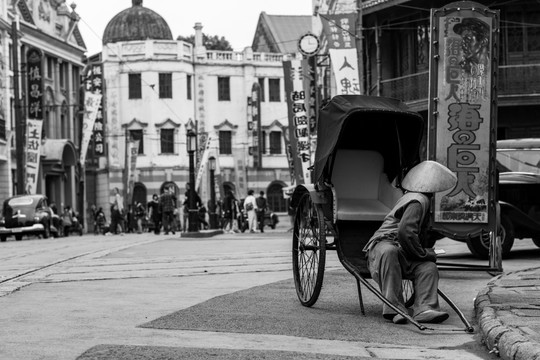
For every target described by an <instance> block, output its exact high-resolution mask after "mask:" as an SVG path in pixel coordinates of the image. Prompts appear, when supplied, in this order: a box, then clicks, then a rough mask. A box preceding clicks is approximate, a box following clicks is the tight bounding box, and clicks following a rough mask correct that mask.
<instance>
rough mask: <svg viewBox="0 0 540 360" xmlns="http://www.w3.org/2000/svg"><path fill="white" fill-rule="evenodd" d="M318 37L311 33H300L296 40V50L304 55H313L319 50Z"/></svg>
mask: <svg viewBox="0 0 540 360" xmlns="http://www.w3.org/2000/svg"><path fill="white" fill-rule="evenodd" d="M319 45H320V43H319V38H318V37H317V36H316V35H314V34H312V33H307V34H305V35H302V37H301V38H300V40H298V50H300V52H301V53H302V54H303V55H305V56H313V55H315V54H317V52H319Z"/></svg>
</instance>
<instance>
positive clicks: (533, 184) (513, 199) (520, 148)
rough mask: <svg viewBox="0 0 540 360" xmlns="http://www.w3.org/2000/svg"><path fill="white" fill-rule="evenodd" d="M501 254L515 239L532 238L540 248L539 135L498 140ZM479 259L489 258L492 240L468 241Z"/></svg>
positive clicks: (509, 247) (504, 253)
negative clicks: (490, 241)
mask: <svg viewBox="0 0 540 360" xmlns="http://www.w3.org/2000/svg"><path fill="white" fill-rule="evenodd" d="M497 171H498V173H499V204H500V206H501V227H500V235H501V244H502V255H503V257H507V256H508V255H509V254H510V250H511V249H512V246H513V245H514V239H516V238H517V239H528V238H531V239H532V241H533V242H534V244H535V245H536V246H538V247H540V138H538V139H510V140H499V141H497ZM467 245H468V246H469V250H470V251H471V252H472V253H473V254H474V255H475V256H477V257H479V258H484V259H485V258H488V255H489V239H488V238H487V237H486V238H485V239H483V241H476V242H467Z"/></svg>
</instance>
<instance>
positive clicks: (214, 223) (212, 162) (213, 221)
mask: <svg viewBox="0 0 540 360" xmlns="http://www.w3.org/2000/svg"><path fill="white" fill-rule="evenodd" d="M208 169H209V170H210V204H209V206H208V211H209V212H210V229H217V228H218V217H217V214H216V184H215V180H214V174H215V172H216V158H215V157H213V156H210V157H209V158H208Z"/></svg>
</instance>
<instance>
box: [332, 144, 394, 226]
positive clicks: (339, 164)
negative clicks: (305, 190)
mask: <svg viewBox="0 0 540 360" xmlns="http://www.w3.org/2000/svg"><path fill="white" fill-rule="evenodd" d="M332 183H333V184H334V188H335V191H336V197H337V220H365V221H382V220H383V219H384V217H385V216H386V215H387V214H388V213H389V212H390V210H391V209H392V207H393V206H394V204H395V203H396V201H397V200H398V199H399V197H401V196H402V193H401V191H400V190H399V189H396V188H395V187H393V186H392V184H390V182H389V181H388V177H387V176H386V174H385V173H384V158H383V156H382V155H381V154H380V153H378V152H376V151H371V150H349V149H339V150H338V151H337V153H336V158H335V162H334V167H333V170H332Z"/></svg>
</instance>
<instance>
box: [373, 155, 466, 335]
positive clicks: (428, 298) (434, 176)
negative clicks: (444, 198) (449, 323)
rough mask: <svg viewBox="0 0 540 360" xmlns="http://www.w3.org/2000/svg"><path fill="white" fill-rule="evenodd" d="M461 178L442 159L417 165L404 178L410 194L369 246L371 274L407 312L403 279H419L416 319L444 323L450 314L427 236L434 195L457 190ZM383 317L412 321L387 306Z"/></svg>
mask: <svg viewBox="0 0 540 360" xmlns="http://www.w3.org/2000/svg"><path fill="white" fill-rule="evenodd" d="M456 182H457V179H456V176H455V175H454V173H452V172H451V171H450V170H449V169H448V168H446V167H445V166H443V165H441V164H439V163H437V162H434V161H424V162H422V163H420V164H418V165H416V166H415V167H414V168H412V169H411V170H410V171H409V172H408V173H407V175H406V176H405V178H404V179H403V183H402V188H403V189H404V190H405V194H404V195H403V197H402V198H400V199H399V200H398V201H397V203H396V205H395V206H394V208H393V209H392V210H391V211H390V213H389V214H388V215H386V217H385V218H384V221H383V224H382V225H381V227H380V228H379V229H378V230H377V231H376V232H375V234H374V235H373V236H372V237H371V239H370V240H369V242H368V243H367V245H366V246H365V248H364V251H365V252H367V259H368V266H369V272H370V273H371V276H372V277H373V279H374V280H375V281H376V282H377V283H378V284H379V287H380V289H381V292H382V294H383V295H384V296H385V297H386V298H387V299H388V300H389V301H390V303H392V304H393V305H395V306H396V307H397V308H399V309H401V310H403V312H405V313H406V312H407V309H406V308H405V305H404V300H403V291H402V285H401V281H402V279H410V280H413V283H414V291H415V294H414V295H415V299H414V306H413V311H414V313H413V318H414V319H415V320H416V321H418V322H421V323H440V322H442V321H444V320H446V319H447V318H448V314H447V313H445V312H443V311H441V310H440V308H439V297H438V294H437V289H438V283H439V272H438V269H437V265H436V263H435V262H436V260H437V256H436V255H435V252H434V250H433V249H432V248H431V246H432V244H430V239H429V238H428V236H427V225H428V222H429V216H428V214H429V207H430V198H431V196H432V195H433V193H436V192H440V191H445V190H448V189H451V188H453V187H454V186H455V185H456ZM383 317H384V318H385V319H388V320H391V321H393V322H394V323H396V324H404V323H406V322H407V319H405V318H404V317H403V316H401V315H399V314H397V313H396V312H395V311H394V310H393V309H392V308H391V307H389V306H387V305H386V304H384V305H383Z"/></svg>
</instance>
